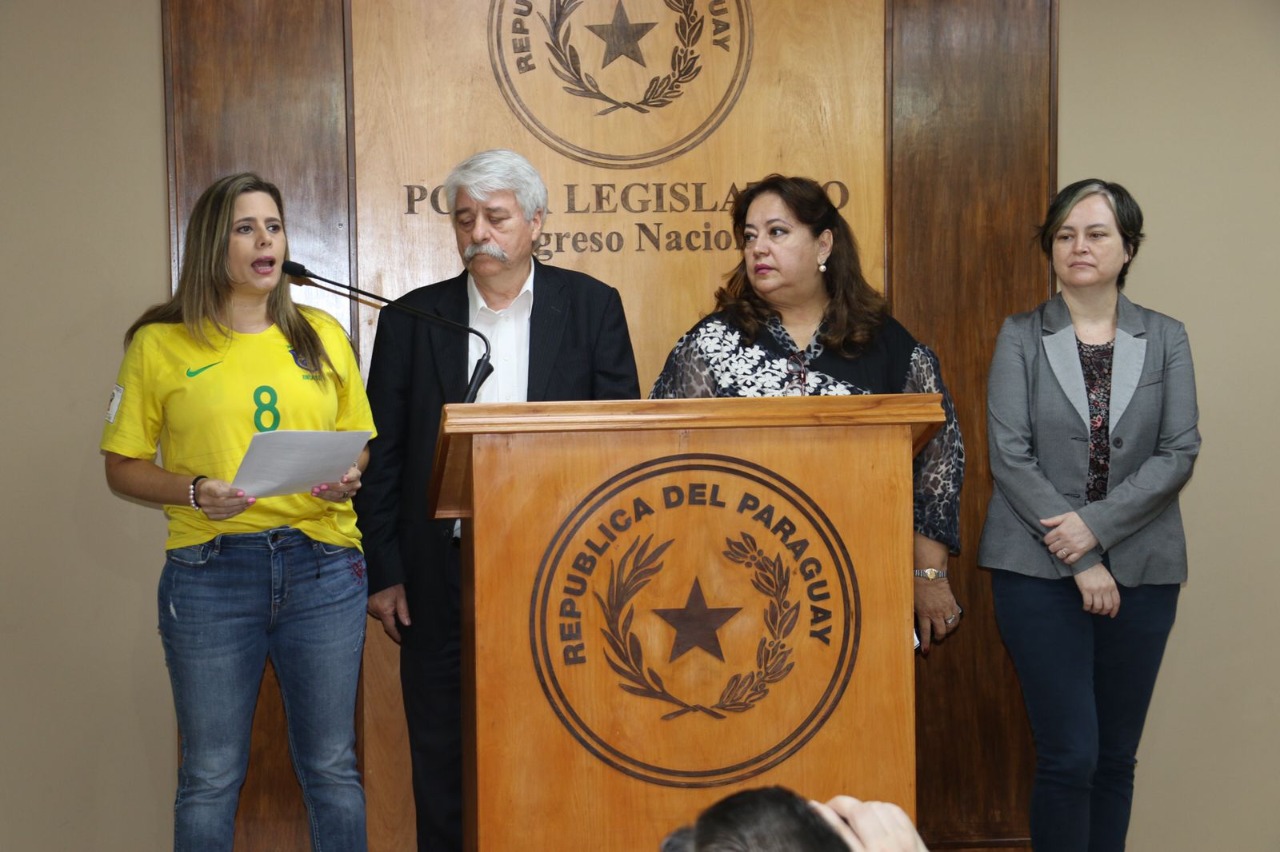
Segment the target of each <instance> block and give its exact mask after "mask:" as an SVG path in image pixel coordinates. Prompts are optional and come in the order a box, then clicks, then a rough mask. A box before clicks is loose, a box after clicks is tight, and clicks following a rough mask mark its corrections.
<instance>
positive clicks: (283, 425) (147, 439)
mask: <svg viewBox="0 0 1280 852" xmlns="http://www.w3.org/2000/svg"><path fill="white" fill-rule="evenodd" d="M301 310H303V312H304V315H305V316H306V318H307V320H308V321H309V322H310V323H311V325H312V326H313V327H314V328H315V329H316V331H317V332H318V333H319V335H320V339H321V340H322V341H323V342H324V347H325V351H326V352H328V353H329V358H330V359H331V360H332V361H333V364H334V367H335V368H336V369H337V375H336V376H335V375H334V374H333V373H332V372H331V371H329V370H326V374H327V375H326V381H324V382H319V381H316V380H315V378H314V377H313V376H312V375H311V374H310V373H309V372H308V371H307V370H306V369H304V368H303V367H302V366H301V365H300V364H299V363H298V362H297V360H296V359H295V357H294V353H293V350H292V349H291V348H290V347H289V341H288V340H286V339H285V337H284V335H283V334H282V333H281V332H280V330H279V329H278V328H277V327H276V326H274V325H273V326H272V327H271V328H269V329H267V330H266V331H264V332H261V333H259V334H238V333H236V332H234V331H232V332H229V333H228V334H229V336H224V335H223V334H222V333H221V332H219V331H218V330H217V329H215V328H213V327H212V326H211V325H210V326H209V327H208V329H207V332H208V336H209V341H210V343H209V344H208V345H205V344H201V343H198V342H196V341H195V340H193V339H192V338H191V336H190V335H189V334H188V333H187V329H186V327H185V326H184V325H182V324H181V323H152V324H151V325H146V326H143V327H142V328H140V329H139V330H138V332H137V333H136V334H135V335H134V337H133V340H132V342H131V343H130V344H129V348H128V351H126V352H125V356H124V362H123V363H122V364H121V366H120V374H119V377H118V378H117V379H116V387H115V390H114V392H113V393H112V396H111V404H110V406H109V408H108V411H107V424H106V427H105V428H104V429H103V431H102V444H101V447H102V449H103V450H107V451H109V452H113V453H118V454H120V455H122V456H127V457H129V458H141V459H156V463H157V464H160V465H161V466H162V467H163V468H164V469H165V470H169V471H173V472H176V473H181V474H183V475H184V476H191V477H195V476H198V475H203V476H208V477H210V478H212V479H222V480H226V481H227V482H230V481H232V479H234V478H235V474H236V470H237V469H238V468H239V466H240V460H241V459H242V458H244V454H245V451H246V450H247V449H248V448H249V441H250V439H252V438H253V435H254V434H255V433H257V432H272V431H275V430H277V429H308V430H325V431H355V430H364V429H369V430H372V429H373V415H372V414H371V413H370V411H369V400H368V398H367V397H366V396H365V392H364V384H363V382H362V381H361V379H360V370H359V368H358V367H357V365H356V359H355V353H354V352H352V349H351V344H350V343H349V342H348V340H347V337H346V333H345V332H344V331H343V330H342V327H341V326H340V325H338V323H337V321H336V320H334V319H333V318H332V317H330V316H329V315H328V314H326V313H324V312H323V311H318V310H315V309H313V308H302V309H301ZM157 451H158V452H159V456H158V457H157ZM354 461H355V459H352V462H354ZM251 496H252V495H251ZM165 515H166V517H168V519H169V537H168V541H167V543H166V545H165V546H166V548H168V549H173V548H177V547H187V546H189V545H192V544H199V543H201V542H205V541H208V540H210V539H212V538H213V537H215V536H217V535H220V534H223V533H244V532H261V531H263V530H269V529H273V528H275V527H283V526H290V527H294V528H296V529H299V530H301V531H302V532H304V533H306V534H307V535H308V536H309V537H310V538H312V539H314V540H316V541H322V542H326V543H328V544H336V545H341V546H346V547H359V542H360V532H359V530H357V529H356V522H355V521H356V517H355V511H354V510H353V509H352V508H351V503H350V501H347V502H343V503H333V502H330V501H328V500H320V499H318V498H316V497H312V496H311V494H310V493H309V492H308V493H305V494H291V495H286V496H281V497H265V498H262V499H260V500H258V501H257V502H255V503H254V504H253V505H252V506H250V507H249V508H248V509H247V510H245V511H244V512H242V513H240V514H239V515H236V516H235V517H234V518H229V519H228V520H225V521H212V520H210V519H209V518H208V517H206V516H205V514H204V513H203V512H198V511H196V510H195V509H192V508H191V507H190V506H187V505H181V506H165Z"/></svg>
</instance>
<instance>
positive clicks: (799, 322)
mask: <svg viewBox="0 0 1280 852" xmlns="http://www.w3.org/2000/svg"><path fill="white" fill-rule="evenodd" d="M733 231H734V235H735V237H736V238H737V241H738V245H739V247H740V249H741V252H742V258H741V260H740V261H739V262H738V265H737V267H736V268H735V269H734V270H733V272H732V273H730V275H729V279H728V283H727V284H725V286H724V287H722V288H720V290H718V291H717V292H716V296H715V298H716V310H715V312H714V313H712V314H710V315H709V316H707V317H705V318H703V319H702V321H701V322H699V323H698V324H697V325H695V326H694V327H693V328H692V329H690V330H689V332H687V333H686V334H685V335H684V336H683V337H681V338H680V340H679V341H678V342H677V343H676V346H675V348H674V349H673V350H672V351H671V354H670V355H669V356H668V357H667V362H666V366H665V367H664V368H663V370H662V374H661V375H660V376H658V380H657V382H656V383H655V384H654V387H653V391H652V393H651V394H650V396H652V397H653V398H655V399H674V398H687V397H762V396H847V395H850V394H886V393H939V394H942V399H943V409H944V410H945V412H946V418H947V419H946V423H945V424H944V425H943V427H942V429H940V430H939V431H938V433H937V434H936V435H935V436H934V437H933V439H932V440H931V441H930V442H929V443H928V444H927V445H925V447H924V449H922V450H921V451H920V453H919V454H918V455H917V456H916V459H915V464H914V483H915V531H916V535H915V610H916V626H917V632H918V635H919V638H920V643H921V648H922V649H923V650H924V651H925V652H928V649H929V646H930V644H931V643H932V642H935V641H938V640H941V639H943V638H945V637H946V636H947V634H948V633H950V632H951V631H952V630H954V629H955V628H956V627H957V626H958V624H959V620H960V616H961V614H962V610H961V609H960V606H959V605H958V604H957V603H956V599H955V596H954V595H953V594H952V593H951V587H950V585H949V584H948V582H947V558H948V555H949V554H950V553H958V552H959V548H960V520H959V512H960V485H961V483H962V481H963V479H964V443H963V441H962V439H961V436H960V427H959V424H957V422H956V416H955V408H954V406H953V405H952V403H951V396H950V394H948V393H947V389H946V386H945V385H944V384H943V382H942V373H941V369H940V367H939V365H938V359H937V356H935V355H934V354H933V352H932V351H930V349H929V348H928V347H927V346H925V345H923V344H921V343H919V342H917V341H916V340H915V338H913V337H912V336H911V334H910V333H909V332H908V331H907V330H906V329H905V328H903V327H902V326H901V325H900V324H899V323H898V322H897V321H896V320H894V319H893V317H891V316H890V315H889V311H888V307H887V305H886V304H885V300H884V298H883V297H882V296H881V295H880V294H879V293H877V292H876V291H875V290H874V289H872V287H871V285H870V284H868V283H867V280H866V278H864V277H863V274H862V263H861V261H860V260H859V258H858V247H857V243H856V242H855V240H854V236H853V231H852V230H851V229H850V228H849V224H848V223H847V222H846V221H845V220H844V217H843V216H841V215H840V211H839V210H837V209H836V207H835V205H834V204H832V203H831V199H830V198H829V197H828V196H827V194H826V192H825V191H823V189H822V187H821V186H820V185H819V184H818V183H816V182H815V181H813V180H810V179H808V178H802V177H784V176H782V175H777V174H774V175H769V176H768V177H766V178H765V179H764V180H762V181H760V182H758V183H753V184H751V185H749V186H748V187H747V188H746V190H744V191H743V192H742V193H741V194H740V195H739V196H738V198H737V199H736V200H735V202H734V205H733Z"/></svg>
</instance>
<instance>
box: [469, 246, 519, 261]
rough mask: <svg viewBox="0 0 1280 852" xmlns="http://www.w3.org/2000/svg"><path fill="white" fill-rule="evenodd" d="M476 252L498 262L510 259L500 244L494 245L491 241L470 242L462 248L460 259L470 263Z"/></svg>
mask: <svg viewBox="0 0 1280 852" xmlns="http://www.w3.org/2000/svg"><path fill="white" fill-rule="evenodd" d="M478 254H483V255H485V256H486V257H491V258H493V259H494V260H496V261H498V262H500V263H506V262H507V261H508V260H510V258H509V257H507V253H506V252H505V251H503V250H502V248H501V247H500V246H496V245H494V244H493V243H472V244H471V245H469V246H467V247H466V248H465V249H463V250H462V260H463V262H464V263H470V262H471V261H472V260H473V259H475V256H476V255H478Z"/></svg>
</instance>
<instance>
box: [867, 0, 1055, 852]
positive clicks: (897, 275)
mask: <svg viewBox="0 0 1280 852" xmlns="http://www.w3.org/2000/svg"><path fill="white" fill-rule="evenodd" d="M892 7H893V8H892V19H891V21H890V31H889V39H890V44H891V55H892V60H891V62H892V65H891V83H890V103H891V106H890V110H891V113H890V127H891V133H890V139H891V142H890V165H889V182H890V183H889V186H890V211H889V229H890V255H889V293H890V298H891V299H892V303H893V310H894V314H895V315H896V316H897V317H898V319H900V320H901V321H902V322H903V324H905V325H906V326H907V327H908V328H909V329H911V330H912V331H913V332H914V333H915V334H916V336H917V337H918V338H919V339H920V340H922V341H924V342H926V343H928V344H929V345H930V346H932V347H933V348H934V349H935V351H937V352H938V353H939V357H940V358H941V361H942V368H943V375H944V378H945V380H946V381H947V384H948V386H949V387H950V389H951V392H952V394H953V395H954V397H955V401H956V406H957V409H958V413H959V418H960V423H961V427H962V429H963V431H964V436H965V449H966V453H967V458H968V469H967V476H966V480H965V486H964V492H963V497H962V501H961V527H962V538H963V553H962V554H961V555H960V556H959V557H957V558H953V559H952V560H951V577H952V587H953V589H954V590H955V593H956V597H957V599H958V600H959V601H960V602H961V604H962V605H963V606H964V608H965V617H964V624H963V627H962V628H961V629H960V630H959V632H957V633H956V634H955V635H954V636H953V637H951V638H950V639H948V640H947V641H946V642H945V643H943V644H942V645H941V646H939V647H937V648H936V649H935V650H934V651H933V652H932V653H931V654H930V655H929V657H928V658H920V659H919V660H918V663H917V668H916V673H917V699H916V713H917V723H916V733H917V739H918V751H917V754H918V760H917V771H918V783H919V793H918V799H917V801H918V808H919V810H918V813H919V820H920V826H921V830H922V832H923V833H924V835H925V838H926V840H927V841H929V845H930V848H934V849H946V848H973V849H978V848H991V847H997V846H999V847H1009V846H1020V845H1025V844H1027V843H1028V841H1027V839H1026V838H1027V836H1028V832H1027V811H1028V803H1029V795H1030V780H1031V773H1032V767H1033V760H1034V751H1033V748H1032V745H1031V742H1030V734H1029V730H1028V726H1027V722H1026V717H1025V713H1024V711H1023V707H1022V702H1021V695H1020V692H1019V688H1018V682H1017V678H1016V675H1015V674H1014V671H1013V667H1012V664H1011V663H1010V661H1009V659H1008V656H1007V654H1006V652H1005V650H1004V646H1003V645H1002V643H1001V641H1000V636H999V633H998V631H997V629H996V624H995V620H994V616H993V614H992V607H991V593H990V580H989V577H988V576H987V574H986V572H985V571H982V570H980V569H978V568H977V565H976V556H977V547H978V537H979V534H980V533H981V529H982V520H983V516H984V514H985V512H986V505H987V500H988V498H989V497H990V494H991V479H990V475H989V472H988V466H987V450H986V374H987V367H988V364H989V363H990V359H991V354H992V351H993V349H994V346H995V337H996V333H997V331H998V330H999V327H1000V322H1001V320H1002V319H1003V318H1004V317H1005V316H1006V315H1008V314H1010V313H1013V312H1015V311H1022V310H1026V309H1028V308H1030V307H1032V306H1034V305H1036V304H1037V303H1039V302H1040V301H1041V300H1043V299H1044V298H1045V297H1046V296H1047V295H1048V293H1049V287H1050V283H1049V271H1048V265H1047V263H1046V261H1045V259H1044V257H1043V255H1041V254H1040V252H1039V248H1038V247H1037V246H1036V245H1035V244H1033V242H1032V235H1033V228H1034V226H1035V224H1036V223H1037V222H1038V221H1039V218H1040V217H1041V216H1042V215H1043V212H1044V207H1045V204H1046V202H1047V200H1048V198H1049V195H1050V194H1051V192H1052V189H1053V187H1054V162H1055V157H1056V154H1055V151H1054V145H1053V140H1054V137H1055V128H1054V115H1055V108H1054V97H1053V93H1054V91H1055V89H1054V82H1055V81H1054V69H1055V26H1054V24H1055V20H1056V3H1055V2H1054V0H1019V2H1007V3H999V4H994V3H989V2H985V0H946V2H939V0H895V2H894V3H893V4H892Z"/></svg>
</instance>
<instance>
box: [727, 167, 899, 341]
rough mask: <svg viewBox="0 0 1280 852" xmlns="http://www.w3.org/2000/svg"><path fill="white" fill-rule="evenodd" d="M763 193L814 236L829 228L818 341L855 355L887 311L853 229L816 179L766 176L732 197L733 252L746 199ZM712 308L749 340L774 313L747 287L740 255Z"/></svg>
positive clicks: (744, 215) (741, 227) (740, 238)
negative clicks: (870, 278) (825, 302)
mask: <svg viewBox="0 0 1280 852" xmlns="http://www.w3.org/2000/svg"><path fill="white" fill-rule="evenodd" d="M767 193H773V194H774V195H776V196H778V198H780V199H781V200H782V203H783V204H785V205H787V209H788V210H790V211H791V212H792V214H794V215H795V217H796V219H798V220H799V221H800V222H801V224H803V225H804V226H805V227H807V228H808V229H809V231H810V232H811V233H812V234H813V236H814V237H818V236H820V235H821V234H822V232H823V231H828V230H829V231H831V255H830V256H829V257H828V258H827V260H826V267H827V271H826V272H824V273H823V274H822V280H823V283H824V284H825V285H826V288H827V295H828V296H829V297H830V298H831V302H830V304H829V305H828V306H827V314H826V317H824V319H825V320H826V324H827V327H826V331H824V332H823V335H822V338H821V339H822V343H823V344H824V345H825V346H829V347H831V348H833V349H835V350H836V351H837V352H839V353H840V354H842V355H846V356H852V355H856V354H858V353H859V352H860V351H861V350H862V349H863V348H864V347H866V345H867V344H868V343H870V342H871V340H872V339H873V338H874V337H875V334H876V331H877V330H878V329H879V327H880V325H881V323H882V322H883V321H884V317H885V316H886V315H887V314H888V306H887V305H886V303H885V300H884V297H883V296H881V295H880V294H879V293H878V292H876V290H875V289H874V288H873V287H872V286H871V285H870V284H868V283H867V279H866V278H865V277H864V276H863V274H862V260H861V259H860V258H859V256H858V243H857V240H856V239H855V238H854V236H853V229H852V228H850V227H849V223H848V222H846V221H845V219H844V217H843V216H841V215H840V211H839V210H837V209H836V206H835V205H834V204H832V203H831V198H830V197H829V196H828V195H827V193H826V190H824V189H823V188H822V185H821V184H819V183H818V182H817V181H815V180H811V179H810V178H805V177H784V176H782V175H779V174H771V175H768V176H767V177H765V178H764V179H763V180H759V181H756V182H755V183H751V184H748V185H747V188H746V189H744V190H743V191H742V192H741V193H739V194H738V197H737V198H736V199H734V202H733V235H734V237H735V238H736V239H737V241H738V249H739V251H741V249H742V246H743V235H744V232H745V231H746V222H747V210H748V208H750V207H751V202H753V201H755V200H756V199H757V198H759V197H760V196H761V195H765V194H767ZM716 309H717V310H720V311H723V312H725V313H726V314H728V315H729V319H730V320H731V321H732V322H733V324H734V325H736V326H737V327H738V328H739V329H740V330H741V331H742V333H743V336H744V337H745V338H746V340H747V342H748V343H751V342H754V341H755V339H756V335H757V334H759V332H760V328H761V327H762V326H763V325H764V324H765V323H766V322H768V319H769V316H770V315H771V314H772V313H774V311H773V309H772V308H770V307H769V306H768V304H767V303H766V302H765V300H764V299H763V298H762V297H761V296H759V295H758V294H757V293H756V291H755V290H754V289H753V288H752V287H751V282H750V281H749V280H748V279H747V263H746V260H745V258H739V259H738V266H737V267H736V268H735V269H734V270H733V272H731V273H729V280H728V283H726V284H725V286H724V287H721V288H720V289H719V290H718V291H717V292H716Z"/></svg>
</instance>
